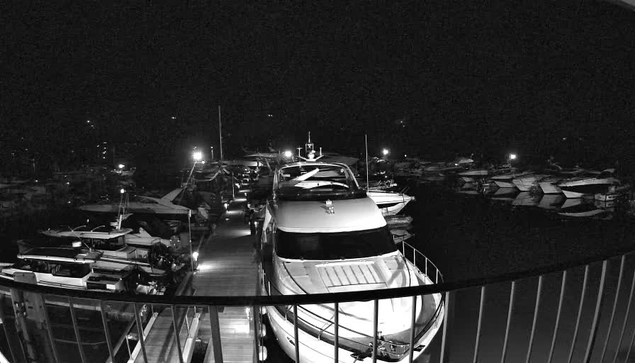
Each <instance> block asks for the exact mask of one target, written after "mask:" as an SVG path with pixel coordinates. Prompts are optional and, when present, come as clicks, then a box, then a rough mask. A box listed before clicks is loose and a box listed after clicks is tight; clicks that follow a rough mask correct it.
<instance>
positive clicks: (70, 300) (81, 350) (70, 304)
mask: <svg viewBox="0 0 635 363" xmlns="http://www.w3.org/2000/svg"><path fill="white" fill-rule="evenodd" d="M68 307H69V308H70V310H71V320H72V321H73V330H74V331H75V340H76V341H77V349H79V357H80V359H81V360H82V363H86V362H88V361H87V360H86V356H85V355H84V348H82V338H81V335H80V334H79V325H78V323H77V315H76V314H75V306H73V298H72V297H70V296H69V297H68Z"/></svg>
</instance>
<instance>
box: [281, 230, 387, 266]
mask: <svg viewBox="0 0 635 363" xmlns="http://www.w3.org/2000/svg"><path fill="white" fill-rule="evenodd" d="M275 245H276V246H275V248H276V254H277V255H278V256H279V257H282V258H288V259H299V260H339V259H349V258H365V257H373V256H379V255H383V254H386V253H391V252H394V251H396V250H397V247H396V245H395V243H394V242H393V239H392V237H391V234H390V231H389V230H388V228H386V227H382V228H377V229H371V230H364V231H353V232H340V233H291V232H284V231H281V230H277V231H276V243H275Z"/></svg>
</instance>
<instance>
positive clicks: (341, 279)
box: [261, 158, 444, 363]
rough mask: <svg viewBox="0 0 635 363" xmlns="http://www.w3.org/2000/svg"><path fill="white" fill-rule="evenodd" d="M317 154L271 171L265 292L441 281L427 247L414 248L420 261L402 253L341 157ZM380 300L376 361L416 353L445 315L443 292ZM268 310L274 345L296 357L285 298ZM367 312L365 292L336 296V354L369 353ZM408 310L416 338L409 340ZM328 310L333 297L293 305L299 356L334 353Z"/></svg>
mask: <svg viewBox="0 0 635 363" xmlns="http://www.w3.org/2000/svg"><path fill="white" fill-rule="evenodd" d="M315 160H316V159H314V158H309V159H308V160H307V161H306V162H297V163H293V164H287V165H284V166H282V167H280V168H279V169H278V170H276V172H275V174H274V182H273V197H272V199H271V200H269V201H268V203H267V208H266V212H265V219H264V223H263V233H262V240H261V247H262V251H261V252H262V253H261V255H262V267H263V268H262V271H263V276H262V292H263V294H265V295H280V294H282V295H291V294H320V293H339V292H351V291H366V290H381V289H390V288H401V287H412V286H421V285H429V284H434V283H437V282H439V281H440V279H441V277H440V276H441V275H440V273H438V270H436V267H435V268H434V270H432V269H431V267H430V266H434V265H433V264H432V262H430V261H429V260H427V259H426V258H425V256H423V255H421V254H419V256H417V258H416V261H418V262H420V263H421V264H418V266H415V265H414V264H413V263H412V262H411V261H410V260H408V259H406V257H404V255H403V254H402V252H401V250H400V248H401V247H400V246H401V245H400V244H395V243H394V242H393V238H392V237H391V234H390V232H389V230H388V226H387V224H386V220H385V219H384V217H383V216H382V213H381V212H380V210H379V208H378V207H377V205H376V204H375V202H373V200H372V199H371V198H369V197H368V196H367V195H366V191H365V190H363V189H361V188H359V186H358V184H357V181H356V180H355V178H354V176H353V173H352V172H351V170H350V169H349V168H348V167H347V166H346V165H344V164H339V163H323V162H319V161H315ZM404 246H405V244H404ZM412 250H413V251H416V250H414V249H412ZM416 252H418V251H416ZM424 262H425V263H426V264H427V266H428V267H427V268H424V267H423V263H424ZM419 266H421V267H419ZM428 271H432V272H433V273H432V274H431V275H430V276H429V275H428ZM378 306H379V308H378V321H377V326H378V331H379V333H378V337H377V339H378V340H377V347H376V352H377V358H378V360H379V361H389V362H402V361H403V362H405V361H408V358H409V355H410V353H411V352H412V353H413V356H414V358H415V359H416V358H417V357H418V356H419V355H420V354H421V353H422V352H423V351H424V349H425V348H427V347H428V346H429V345H430V342H431V340H432V338H433V337H434V336H435V334H436V333H437V331H438V329H439V326H440V325H441V322H442V320H443V309H444V301H443V297H442V295H441V294H431V295H425V296H419V297H417V298H416V305H415V306H413V299H412V298H411V297H408V298H394V299H385V300H380V301H379V304H378ZM413 309H414V312H413ZM266 312H267V314H268V318H269V322H270V325H271V328H272V329H273V332H274V334H275V336H276V338H277V340H278V342H279V344H280V346H281V347H282V349H283V350H284V351H285V353H286V354H288V355H289V356H290V357H292V358H294V357H295V349H296V347H295V334H294V318H293V315H294V312H293V307H292V306H268V307H267V308H266ZM373 313H374V303H373V301H366V302H350V303H340V304H339V310H338V311H337V316H338V318H337V319H338V321H339V325H338V326H339V328H338V336H339V338H338V356H339V362H351V363H353V362H360V361H365V360H364V358H368V357H370V356H371V355H372V351H373V332H374V328H373V326H374V325H373V315H374V314H373ZM413 314H414V317H415V325H414V329H415V332H414V337H415V340H414V342H415V343H414V345H413V346H410V334H411V322H412V319H413ZM335 315H336V312H335V311H334V305H333V304H315V305H304V306H299V307H298V308H297V324H298V341H299V344H300V345H299V346H298V349H299V354H300V360H301V361H302V362H325V361H326V362H328V361H333V360H334V336H335V328H334V327H335V321H336V320H335V319H336V318H335Z"/></svg>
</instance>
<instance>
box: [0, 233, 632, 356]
mask: <svg viewBox="0 0 635 363" xmlns="http://www.w3.org/2000/svg"><path fill="white" fill-rule="evenodd" d="M400 247H401V248H402V251H404V252H402V253H403V254H404V256H408V255H409V254H411V253H412V255H411V256H409V257H408V258H412V260H414V259H415V256H416V259H417V263H416V265H417V266H421V265H423V269H424V271H425V269H426V263H427V266H428V267H427V268H428V269H427V271H428V274H429V275H434V276H436V275H437V274H436V272H432V271H436V270H435V269H436V267H434V265H432V264H431V263H430V262H429V261H428V262H426V260H425V259H423V257H421V256H420V255H418V254H417V253H416V252H414V249H412V250H410V247H409V246H408V245H405V244H404V245H402V246H400ZM422 259H423V260H422ZM419 268H421V267H419ZM439 276H440V274H439ZM436 281H438V282H439V283H437V284H431V285H425V286H416V287H406V288H398V289H384V290H374V291H355V292H344V293H335V294H311V295H293V296H289V295H286V296H145V295H124V294H114V293H101V292H93V291H77V290H66V289H58V288H52V287H45V286H37V285H31V284H26V283H17V282H14V281H10V280H3V281H0V292H1V294H0V300H1V301H0V302H1V303H0V318H1V321H2V324H1V325H2V326H1V327H0V352H1V353H2V354H3V355H4V356H5V357H6V358H7V359H8V360H9V361H11V362H29V361H40V362H56V363H57V362H66V361H77V362H86V363H87V362H106V361H109V360H110V361H126V360H127V359H130V358H131V355H130V354H131V353H133V351H134V350H135V349H137V351H138V352H140V353H139V355H138V357H137V358H136V359H133V361H136V362H186V361H189V360H190V359H191V357H192V355H191V354H189V355H188V354H186V353H187V352H186V349H189V348H187V347H188V344H189V347H191V346H192V344H193V342H195V341H196V339H194V338H195V337H196V336H192V335H191V334H190V335H189V336H188V335H182V334H171V335H168V337H169V338H168V341H165V342H153V341H152V338H151V337H152V334H151V332H148V334H146V330H148V329H150V330H154V329H160V328H161V327H160V326H159V325H160V324H158V320H156V319H155V320H153V319H152V317H153V316H155V314H158V315H157V316H160V315H161V314H168V316H170V319H168V320H167V321H168V322H169V324H168V326H166V327H163V329H173V330H174V331H178V332H181V331H185V330H187V331H192V325H193V324H194V323H196V322H198V324H199V326H204V327H205V328H206V329H205V330H206V333H202V330H203V329H199V334H198V336H197V337H198V339H200V340H201V341H204V342H208V343H207V344H209V346H210V347H212V348H213V349H208V354H209V355H210V356H213V357H214V361H215V362H223V357H224V356H227V354H228V352H227V351H225V350H224V344H223V343H224V342H228V341H231V337H232V335H231V332H227V331H224V330H222V329H221V328H220V326H221V325H220V324H219V321H221V322H222V320H223V319H224V316H223V309H224V308H225V307H244V308H246V310H247V311H249V314H250V318H248V319H247V320H248V321H246V323H245V324H246V325H248V326H249V329H250V330H252V331H253V332H254V337H255V338H254V340H255V341H256V343H257V344H256V347H255V350H254V352H253V361H254V362H256V361H261V360H266V359H264V358H265V356H266V355H267V352H266V347H265V343H266V342H267V340H271V339H272V336H273V335H272V334H267V333H266V328H262V326H264V325H261V324H260V323H259V322H260V321H261V319H260V315H259V314H258V313H259V312H261V311H262V309H261V307H263V306H282V307H286V306H290V307H291V308H290V309H289V312H290V314H288V315H289V316H290V317H291V320H293V321H294V325H295V326H298V325H299V324H300V322H298V321H297V320H298V319H294V318H293V317H294V316H297V315H298V313H297V311H298V309H304V308H305V307H304V305H311V304H335V306H338V304H343V303H347V302H367V301H370V302H373V306H374V310H373V316H372V317H369V318H370V319H373V320H374V321H377V316H378V314H380V311H379V309H378V306H379V303H380V302H381V301H382V300H384V299H393V298H408V297H417V296H422V295H430V294H439V293H441V294H443V296H444V307H445V308H444V311H443V314H444V319H443V326H442V328H441V330H440V333H441V334H438V335H439V336H438V337H436V338H435V339H433V341H432V343H431V346H430V347H428V348H427V349H426V351H425V352H426V354H428V358H429V361H430V362H466V361H472V362H477V361H501V362H505V361H508V362H512V361H524V362H529V361H531V358H532V357H533V358H534V359H537V360H539V361H544V362H552V361H553V362H556V361H576V362H602V361H608V362H611V361H613V362H615V361H618V362H626V361H628V358H629V355H630V354H632V353H631V352H630V349H631V347H632V346H633V340H634V337H635V334H634V332H635V321H633V320H635V319H633V317H632V315H633V314H635V312H632V311H631V310H635V309H631V307H632V304H633V295H634V292H635V253H633V252H632V251H621V252H620V253H617V254H610V255H602V256H594V257H592V258H588V259H585V260H578V261H572V262H569V263H566V264H560V265H556V266H546V267H540V268H536V269H533V270H530V271H522V272H514V273H509V274H504V275H498V276H492V277H485V278H477V279H470V280H464V281H458V282H441V280H440V279H439V280H436ZM53 302H54V303H53ZM565 302H566V304H565ZM195 318H196V319H198V320H196V321H195V320H194V319H195ZM334 323H335V324H336V326H337V325H338V324H339V323H338V320H337V319H335V321H334ZM131 327H132V328H131ZM126 328H128V329H129V330H130V329H132V330H131V331H132V332H133V333H134V332H135V331H136V332H137V334H136V335H135V334H129V333H128V331H127V330H126ZM373 330H374V331H372V332H368V333H370V334H369V335H370V336H372V338H373V341H374V342H375V343H377V342H378V340H379V339H380V336H381V334H380V332H379V331H378V327H377V326H376V325H375V327H374V329H373ZM296 331H297V330H296ZM336 331H337V330H336ZM124 332H125V333H124ZM139 332H143V334H139ZM205 334H207V335H205ZM120 337H123V338H124V340H121V338H120ZM135 338H136V339H135ZM188 339H189V340H188ZM290 339H296V342H297V334H296V335H295V336H294V335H291V337H290ZM338 339H339V337H338V335H337V334H335V335H334V337H333V340H334V343H335V346H337V344H338ZM122 341H123V343H121V342H122ZM187 342H189V343H187ZM126 346H127V347H129V348H130V349H129V350H128V349H126ZM296 346H298V344H296ZM373 346H376V347H378V349H371V351H370V356H369V357H366V358H364V357H357V358H360V359H361V358H364V359H363V362H371V361H375V360H376V359H379V358H381V353H380V352H379V349H381V348H380V347H381V346H380V345H379V344H374V345H373ZM190 352H191V351H190ZM353 359H354V358H353V357H348V356H347V357H343V356H340V357H339V361H350V362H353ZM567 359H568V360H567ZM358 361H359V360H358Z"/></svg>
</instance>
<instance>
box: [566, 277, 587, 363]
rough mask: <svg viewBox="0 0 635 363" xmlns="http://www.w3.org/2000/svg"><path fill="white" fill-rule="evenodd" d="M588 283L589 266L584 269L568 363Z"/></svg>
mask: <svg viewBox="0 0 635 363" xmlns="http://www.w3.org/2000/svg"><path fill="white" fill-rule="evenodd" d="M588 281H589V265H586V266H585V267H584V280H583V281H582V294H581V295H580V306H579V307H578V317H577V319H576V322H575V329H574V330H573V337H572V338H571V349H570V350H569V359H567V362H568V363H571V359H572V358H573V350H574V348H575V340H576V338H577V337H578V329H579V328H580V318H581V317H582V306H583V305H584V295H585V293H586V286H587V282H588Z"/></svg>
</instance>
